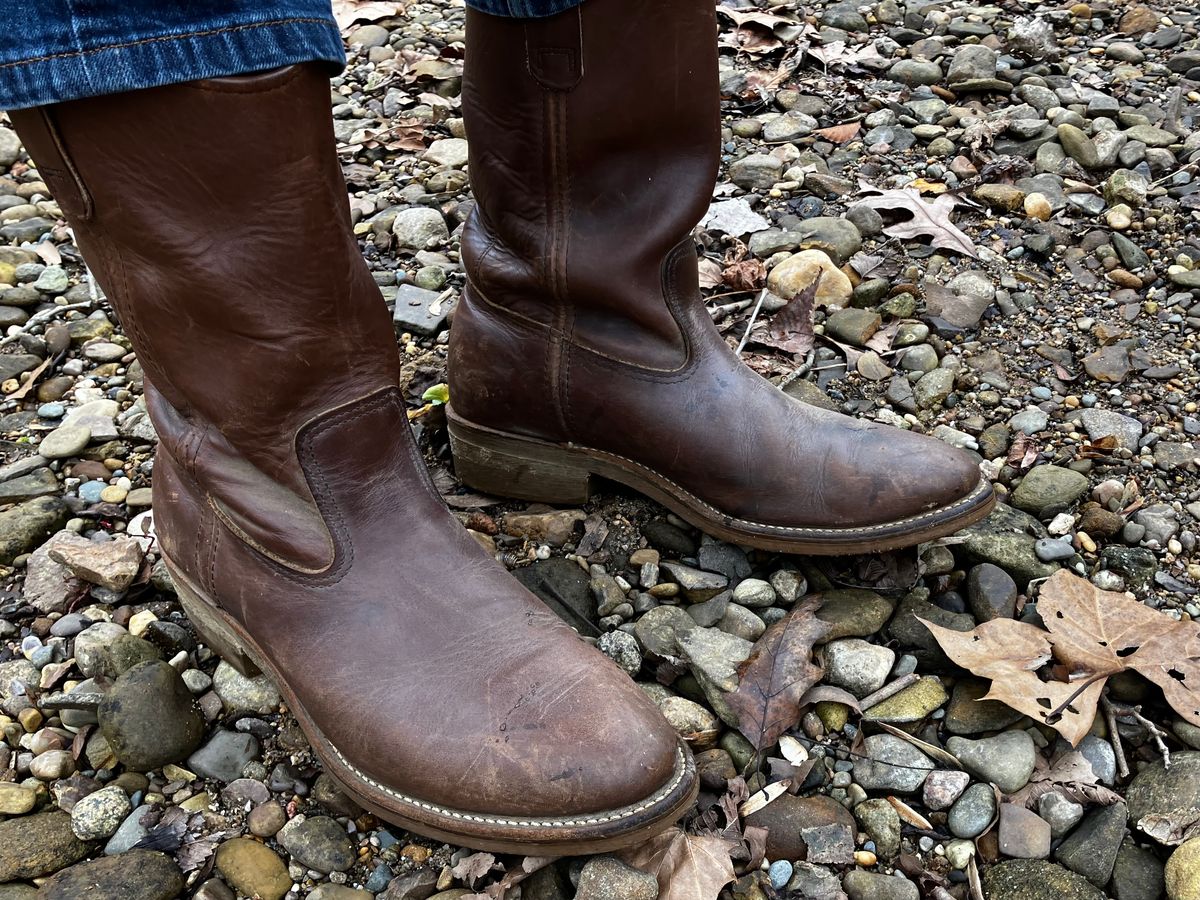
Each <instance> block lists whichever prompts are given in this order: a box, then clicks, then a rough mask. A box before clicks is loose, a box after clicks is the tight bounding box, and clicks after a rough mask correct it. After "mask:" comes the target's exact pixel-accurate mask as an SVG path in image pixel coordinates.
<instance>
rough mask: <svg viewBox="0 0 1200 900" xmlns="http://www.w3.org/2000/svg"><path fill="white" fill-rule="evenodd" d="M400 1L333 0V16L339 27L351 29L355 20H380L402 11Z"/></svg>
mask: <svg viewBox="0 0 1200 900" xmlns="http://www.w3.org/2000/svg"><path fill="white" fill-rule="evenodd" d="M401 6H402V4H400V3H381V2H372V0H333V17H334V19H336V20H337V24H338V28H340V29H341V30H342V31H343V32H346V31H348V30H349V28H350V26H351V25H353V24H354V23H355V22H378V21H379V20H380V19H386V18H387V17H388V16H394V15H397V14H398V13H399V12H400V9H401Z"/></svg>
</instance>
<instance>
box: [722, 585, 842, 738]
mask: <svg viewBox="0 0 1200 900" xmlns="http://www.w3.org/2000/svg"><path fill="white" fill-rule="evenodd" d="M820 606H821V601H820V600H819V599H817V598H815V597H813V598H810V599H808V600H806V601H805V602H804V603H802V604H801V605H800V606H797V607H796V608H795V609H794V610H793V611H792V612H791V613H790V614H789V615H788V616H787V617H786V618H783V619H780V620H779V621H778V622H776V623H774V624H773V625H771V626H770V627H769V628H768V629H767V630H766V632H765V633H764V634H763V636H762V637H761V638H759V639H758V641H757V643H755V645H754V649H753V650H752V651H751V653H750V656H749V657H748V658H747V659H746V661H745V662H744V663H742V664H741V665H740V666H739V667H738V675H739V676H740V681H739V683H738V687H737V690H736V691H734V692H732V693H730V694H728V695H726V698H725V700H726V703H728V704H729V707H730V709H732V710H733V712H734V713H735V714H736V715H737V717H738V731H740V732H741V733H742V734H743V735H744V736H745V738H746V740H748V741H750V743H751V744H753V745H754V746H755V748H756V749H758V750H765V749H766V748H768V747H771V746H773V745H774V744H775V743H776V742H777V741H778V740H779V738H780V736H781V735H782V734H783V733H784V732H785V731H787V730H788V729H789V728H792V727H794V726H795V725H796V724H797V723H799V721H800V698H801V697H803V696H804V693H805V692H806V691H807V690H808V689H809V688H811V687H812V686H813V685H814V684H816V683H817V682H818V681H820V680H821V676H822V675H823V674H824V670H823V669H822V668H821V667H820V666H819V665H817V664H816V663H815V662H813V659H812V649H813V645H814V644H815V643H816V642H817V641H819V640H820V639H821V638H823V637H824V636H825V635H826V634H828V633H829V628H830V626H829V625H828V623H826V622H823V621H821V620H820V619H818V618H817V614H816V613H817V610H818V609H820Z"/></svg>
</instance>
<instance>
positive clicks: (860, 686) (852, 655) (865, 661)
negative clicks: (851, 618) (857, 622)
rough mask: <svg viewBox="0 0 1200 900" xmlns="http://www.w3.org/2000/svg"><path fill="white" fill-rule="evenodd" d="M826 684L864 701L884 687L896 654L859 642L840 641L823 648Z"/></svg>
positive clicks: (851, 640) (884, 648) (858, 640)
mask: <svg viewBox="0 0 1200 900" xmlns="http://www.w3.org/2000/svg"><path fill="white" fill-rule="evenodd" d="M823 652H824V657H825V679H824V680H825V681H826V682H828V683H829V684H833V685H836V686H838V687H841V688H845V689H846V690H848V691H849V692H850V693H852V694H853V695H854V696H855V697H865V696H866V695H867V694H870V693H873V692H874V691H877V690H879V688H881V687H883V684H884V682H885V681H887V677H888V673H889V672H891V671H892V666H893V665H895V663H896V651H894V650H892V649H890V648H888V647H883V646H880V645H879V644H871V643H868V642H867V641H864V640H862V639H860V638H843V639H842V640H838V641H830V642H829V643H828V644H826V645H825V649H824V651H823Z"/></svg>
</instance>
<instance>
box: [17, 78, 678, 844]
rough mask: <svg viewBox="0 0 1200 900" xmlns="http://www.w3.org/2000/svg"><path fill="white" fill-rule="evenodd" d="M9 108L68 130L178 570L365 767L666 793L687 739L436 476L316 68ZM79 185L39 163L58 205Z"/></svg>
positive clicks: (549, 805)
mask: <svg viewBox="0 0 1200 900" xmlns="http://www.w3.org/2000/svg"><path fill="white" fill-rule="evenodd" d="M13 118H14V119H15V120H16V124H17V127H18V129H19V130H20V132H21V134H22V136H24V137H25V138H26V141H27V146H28V147H29V149H30V151H31V153H32V155H33V156H34V158H35V160H40V159H43V158H46V159H51V158H53V157H54V155H55V153H56V148H55V144H54V142H53V141H51V140H50V135H52V134H53V133H54V132H55V131H56V132H57V134H58V135H59V136H60V137H61V140H62V145H63V147H64V148H65V152H66V154H67V155H68V157H69V160H70V162H71V164H72V166H74V168H75V169H76V170H77V171H78V173H79V174H80V176H81V178H82V182H81V183H82V184H83V185H85V186H86V189H87V191H88V192H89V194H90V196H91V197H92V199H93V205H92V217H91V219H90V220H87V221H85V220H83V219H80V220H78V221H76V220H73V224H74V225H75V227H76V229H77V238H78V240H79V243H80V246H81V247H82V248H83V250H84V253H85V254H86V256H87V259H88V261H89V263H90V264H91V266H92V267H93V270H94V271H95V272H96V273H97V276H98V278H99V279H100V282H101V284H102V285H103V287H104V288H105V291H106V293H107V295H108V296H109V298H110V300H111V301H112V302H113V304H114V306H115V308H116V309H117V311H118V312H119V315H120V317H121V319H122V322H123V323H124V324H125V326H126V328H127V330H128V333H129V334H130V335H131V336H132V340H133V342H134V345H135V348H136V350H137V352H138V356H139V359H140V360H141V361H142V363H143V365H144V366H145V368H146V371H147V372H148V374H149V382H150V383H148V385H147V389H146V396H147V403H148V408H149V410H150V415H151V418H152V419H153V421H154V423H155V426H156V428H157V429H158V431H159V433H160V436H161V443H160V447H159V454H158V458H157V461H156V464H155V470H154V482H155V484H154V513H155V523H156V528H157V532H158V535H159V537H160V539H161V541H162V545H163V549H164V553H165V555H166V556H167V558H168V559H170V560H171V562H172V563H173V565H174V566H175V567H176V568H177V569H178V570H179V571H181V572H182V574H183V575H184V576H186V578H187V579H188V580H189V581H190V582H191V583H192V584H194V585H197V586H199V588H200V589H201V590H203V591H205V592H207V593H208V594H209V596H210V597H211V598H214V599H215V600H217V601H218V602H219V605H220V607H221V609H222V610H223V611H224V612H225V613H226V614H228V615H230V616H232V617H233V618H234V619H235V620H236V621H237V622H238V623H239V624H240V625H241V626H242V627H243V628H244V629H245V630H246V631H247V632H248V633H249V635H250V637H252V638H253V639H254V641H255V643H256V644H257V645H258V647H259V648H261V649H262V650H263V652H265V653H266V654H268V655H269V657H270V659H271V660H272V661H273V662H274V664H275V665H276V666H277V667H278V668H279V669H281V670H282V671H283V673H284V674H285V676H286V680H287V683H288V685H289V687H290V689H291V690H292V691H293V692H294V693H295V695H296V696H297V697H298V698H299V701H300V705H301V706H302V707H303V709H304V711H305V712H306V713H307V715H308V716H310V717H311V719H312V720H313V721H314V722H315V724H316V725H317V727H318V728H319V729H320V731H321V732H322V733H323V734H324V735H325V736H326V737H327V738H329V739H330V740H331V741H332V742H333V743H334V744H335V745H336V747H337V748H338V750H339V751H340V753H341V754H342V755H343V756H344V757H345V759H346V761H347V762H348V763H349V765H351V766H353V767H355V768H356V769H357V770H359V771H360V772H361V773H364V774H365V775H366V776H367V777H369V778H371V779H373V780H375V781H377V782H379V783H380V784H382V785H384V786H386V787H387V788H388V789H390V790H393V791H398V792H400V793H402V794H405V795H408V796H411V797H416V798H418V799H420V800H421V801H423V802H428V803H431V804H438V805H442V806H446V807H450V808H453V809H458V810H466V811H469V812H472V813H479V814H485V815H487V814H494V815H500V816H505V815H507V816H549V817H553V816H558V817H562V816H567V817H569V816H572V815H575V814H584V815H586V814H589V813H594V812H598V811H607V810H614V809H618V808H620V807H623V806H626V805H629V804H635V803H638V802H639V801H642V800H644V799H645V798H647V797H649V796H651V795H654V794H655V792H656V791H658V790H660V789H662V788H663V787H664V785H667V784H668V783H669V782H670V779H671V778H672V773H673V771H674V770H675V763H676V760H677V752H678V751H677V739H676V735H675V733H674V731H673V730H672V729H671V728H670V726H669V725H668V724H667V723H666V722H665V720H664V719H663V718H662V716H661V715H660V714H659V712H658V709H657V708H656V707H655V706H654V704H653V703H652V702H651V701H650V700H649V699H648V697H647V696H646V695H645V693H644V692H642V691H641V690H640V689H638V688H637V687H636V685H634V684H633V682H632V681H630V680H629V678H628V677H626V676H625V675H624V673H622V672H621V671H620V670H619V669H617V668H616V666H614V665H613V664H612V663H611V661H610V660H608V659H607V658H606V657H604V656H603V655H602V654H600V653H599V652H598V651H596V650H595V649H594V648H592V647H589V646H588V645H586V644H584V643H583V642H582V641H580V640H579V638H578V637H577V635H576V634H575V633H574V632H573V631H572V630H571V629H570V628H568V627H567V626H566V625H564V624H563V623H561V622H560V621H559V620H558V619H557V618H556V617H555V616H553V615H552V614H551V613H550V612H549V611H548V610H547V609H546V608H545V606H544V605H543V604H541V603H540V602H539V601H538V600H537V599H536V598H535V597H533V595H532V594H529V593H528V592H527V591H525V590H524V589H523V588H521V587H520V586H519V585H518V584H517V583H516V582H515V581H514V580H513V579H512V578H511V577H510V576H509V575H508V573H507V572H506V571H504V569H503V568H502V567H501V566H499V565H498V564H497V563H496V562H495V561H494V560H493V559H491V558H490V557H489V556H488V555H487V554H486V553H485V552H484V551H483V550H482V549H481V548H480V547H479V545H478V544H477V543H476V542H475V541H474V540H473V539H472V538H471V537H470V536H469V535H468V534H467V532H466V531H465V530H464V529H463V528H462V527H461V526H460V525H459V524H458V522H457V520H456V519H454V517H453V516H452V515H451V514H450V513H449V511H448V510H447V509H446V507H445V505H444V504H443V503H442V501H441V498H440V497H439V496H438V494H437V492H436V490H435V489H434V488H433V485H432V483H431V482H430V480H429V478H428V475H427V474H426V472H425V469H424V466H423V462H422V460H421V458H420V455H419V452H418V450H417V448H416V445H415V443H414V441H413V438H412V435H411V432H410V429H409V427H408V423H407V416H406V413H405V409H404V406H403V402H402V399H401V397H400V391H399V389H398V388H397V387H396V381H397V377H398V360H397V353H396V346H395V340H394V334H393V330H392V326H391V322H390V320H389V317H388V314H387V310H386V307H385V305H384V303H383V300H382V298H381V297H380V295H379V291H378V288H377V287H376V286H375V284H374V283H373V281H372V279H371V277H370V274H369V272H368V270H367V268H366V266H365V264H364V263H363V260H362V257H361V255H360V254H359V251H358V247H357V245H356V243H355V241H354V238H353V235H352V233H351V230H350V226H349V215H348V209H347V206H346V194H345V186H344V183H343V182H342V179H341V174H340V171H339V168H338V164H337V161H336V158H335V157H334V152H333V147H334V144H333V136H332V133H331V126H330V115H329V88H328V81H327V80H326V78H325V77H324V75H322V74H321V70H320V69H319V68H318V67H316V66H311V67H309V66H299V67H292V68H288V69H283V70H279V71H276V72H273V73H269V74H266V75H263V76H254V77H248V78H238V79H220V80H216V81H209V82H198V83H194V84H190V85H179V86H173V87H165V88H155V89H152V90H146V91H141V92H137V93H135V94H125V95H121V96H118V97H104V98H97V99H91V100H83V101H76V102H72V103H65V104H62V105H60V106H55V107H51V108H49V109H43V110H35V111H25V112H21V113H16V114H14V116H13ZM48 123H53V128H50V127H47V124H48ZM69 171H70V169H68V168H67V167H64V166H54V167H53V171H52V172H50V171H48V172H47V176H48V177H49V178H50V179H52V184H51V186H52V189H53V190H54V191H55V192H56V193H57V192H58V191H59V190H60V189H61V190H64V191H65V190H69V189H70V188H71V186H72V184H71V182H68V181H65V180H64V175H63V174H62V173H67V172H69ZM79 208H80V209H82V207H79ZM691 788H692V785H691V783H687V784H682V786H681V787H680V788H679V790H678V792H677V794H676V795H675V798H674V802H676V803H678V802H679V800H680V799H681V798H684V797H686V795H687V792H688V791H689V790H690V789H691ZM646 821H647V820H646V819H645V818H644V817H642V818H639V819H638V820H637V822H634V823H632V824H631V825H630V827H634V826H635V825H636V826H638V827H640V826H641V825H644V824H645V822H646ZM665 824H667V823H666V822H663V823H662V825H665ZM479 833H481V832H480V829H479V827H476V834H479ZM518 839H519V836H518Z"/></svg>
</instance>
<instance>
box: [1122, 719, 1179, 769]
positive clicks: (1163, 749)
mask: <svg viewBox="0 0 1200 900" xmlns="http://www.w3.org/2000/svg"><path fill="white" fill-rule="evenodd" d="M1113 708H1114V710H1115V711H1116V714H1117V715H1119V716H1128V717H1129V718H1131V719H1133V720H1134V721H1136V722H1137V723H1138V724H1139V725H1141V726H1142V727H1143V728H1145V729H1146V731H1147V732H1149V734H1150V737H1151V739H1152V740H1153V741H1154V746H1156V747H1157V748H1158V752H1159V753H1161V754H1162V758H1163V768H1164V769H1169V768H1171V751H1170V749H1169V748H1168V747H1167V745H1166V742H1164V741H1163V738H1165V737H1166V736H1167V733H1166V732H1165V731H1163V730H1162V729H1161V728H1159V727H1158V726H1157V725H1155V724H1154V723H1153V722H1151V721H1150V720H1149V719H1147V718H1146V717H1145V716H1143V715H1142V708H1141V707H1140V706H1125V705H1123V704H1122V705H1121V706H1117V705H1116V704H1115V703H1114V704H1113Z"/></svg>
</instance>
